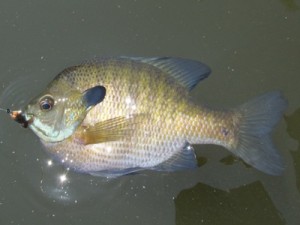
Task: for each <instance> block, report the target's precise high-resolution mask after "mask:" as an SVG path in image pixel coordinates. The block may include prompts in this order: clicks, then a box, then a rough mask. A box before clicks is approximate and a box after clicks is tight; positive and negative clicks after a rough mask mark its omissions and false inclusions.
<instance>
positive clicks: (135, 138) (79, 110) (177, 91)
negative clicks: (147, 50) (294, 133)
mask: <svg viewBox="0 0 300 225" xmlns="http://www.w3.org/2000/svg"><path fill="white" fill-rule="evenodd" d="M209 73H210V69H209V68H208V67H207V66H206V65H204V64H202V63H200V62H197V61H193V60H187V59H180V58H168V57H162V58H141V57H131V58H130V57H119V58H103V59H100V60H96V61H91V62H87V63H84V64H81V65H78V66H73V67H70V68H67V69H65V70H64V71H62V72H61V73H60V74H58V75H57V77H56V78H55V79H54V80H53V82H52V83H50V84H49V86H48V87H47V88H46V90H45V91H44V92H43V93H41V94H40V95H39V96H37V97H36V98H35V99H33V100H32V101H31V102H30V103H29V105H28V106H27V107H26V108H25V111H24V112H22V115H21V119H20V116H19V117H18V118H19V120H18V122H20V123H22V121H23V122H24V123H25V122H26V123H28V124H29V127H30V128H31V129H32V130H33V131H34V132H35V133H36V134H37V135H38V136H39V137H40V139H41V141H42V143H43V144H44V146H45V147H46V149H47V151H48V152H50V153H51V154H52V155H53V156H54V157H55V158H56V159H58V160H59V161H61V162H62V163H63V164H64V165H65V166H66V167H69V168H71V169H74V170H77V171H81V172H86V173H90V174H92V175H98V176H106V177H116V176H120V175H124V174H127V173H131V172H135V171H139V170H143V169H151V170H163V171H175V170H181V169H190V168H195V167H196V166H197V162H196V159H195V154H194V150H193V148H192V146H191V145H192V144H217V145H221V146H224V147H225V148H227V149H228V150H229V151H231V152H232V153H233V154H235V155H236V156H238V157H241V158H242V159H243V160H245V162H247V163H249V164H251V165H252V166H254V167H255V168H257V169H259V170H261V171H263V172H266V173H268V174H272V175H278V174H280V173H281V172H282V170H283V163H282V160H281V157H280V155H279V154H278V152H277V150H276V149H275V147H274V146H273V144H272V142H271V140H270V132H271V130H272V128H273V127H274V126H275V125H276V123H277V122H278V121H279V119H280V118H281V116H282V113H283V111H284V110H285V108H286V106H287V103H286V101H285V99H284V98H283V97H282V95H281V93H279V92H271V93H267V94H265V95H262V96H260V97H257V98H255V99H253V100H251V101H249V102H248V103H245V104H243V105H241V106H238V107H236V108H234V109H229V110H212V109H209V108H206V107H203V106H199V105H195V104H194V103H193V102H192V101H191V99H190V97H189V92H190V90H191V89H192V88H193V87H194V86H195V85H196V84H197V83H198V82H199V81H201V80H203V79H204V78H206V77H207V76H208V75H209ZM48 99H53V101H54V102H55V104H54V105H53V106H52V108H51V110H49V111H43V110H42V109H41V103H43V102H46V103H47V100H48ZM50 102H51V101H50ZM46 108H48V105H47V107H46ZM14 115H15V117H17V116H16V115H18V114H17V113H15V114H14ZM22 118H23V119H22ZM262 120H264V121H265V122H263V123H261V122H262Z"/></svg>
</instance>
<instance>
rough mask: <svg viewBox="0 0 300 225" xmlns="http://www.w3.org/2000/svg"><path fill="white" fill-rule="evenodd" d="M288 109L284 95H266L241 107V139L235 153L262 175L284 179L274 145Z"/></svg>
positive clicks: (233, 150)
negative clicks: (273, 136)
mask: <svg viewBox="0 0 300 225" xmlns="http://www.w3.org/2000/svg"><path fill="white" fill-rule="evenodd" d="M286 108H287V101H286V100H285V99H284V98H283V96H282V94H281V93H280V92H270V93H266V94H264V95H262V96H259V97H257V98H255V99H253V100H250V101H249V102H247V103H245V104H243V105H241V106H239V107H238V108H237V109H236V110H237V111H238V112H239V113H240V114H241V115H242V119H241V122H240V129H239V137H238V138H239V139H238V144H237V146H236V147H235V148H234V149H231V151H232V152H233V153H234V154H236V155H237V156H239V157H241V158H242V159H243V160H244V161H245V162H246V163H248V164H250V165H251V166H253V167H255V168H256V169H258V170H260V171H262V172H265V173H267V174H270V175H280V174H281V173H282V172H283V170H284V165H283V161H282V158H281V156H280V155H279V154H278V152H277V150H276V148H275V147H274V145H273V143H272V140H271V131H272V129H273V127H274V126H275V125H276V124H277V123H278V121H279V120H280V118H281V117H282V114H283V112H284V111H285V109H286Z"/></svg>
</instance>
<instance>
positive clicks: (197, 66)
mask: <svg viewBox="0 0 300 225" xmlns="http://www.w3.org/2000/svg"><path fill="white" fill-rule="evenodd" d="M121 58H128V59H131V60H134V61H138V62H142V63H147V64H149V65H152V66H155V67H156V68H158V69H160V70H162V71H164V72H166V73H168V74H169V75H170V76H172V77H173V78H175V79H176V80H177V81H178V82H179V83H180V84H181V85H183V86H184V87H186V88H187V89H188V90H189V91H191V90H192V89H193V88H194V87H195V86H196V85H197V84H198V83H199V82H200V81H201V80H203V79H205V78H207V77H208V76H209V74H210V73H211V70H210V68H209V67H208V66H207V65H205V64H204V63H201V62H199V61H196V60H190V59H183V58H176V57H153V58H144V57H125V56H124V57H121Z"/></svg>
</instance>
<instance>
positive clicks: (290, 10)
mask: <svg viewBox="0 0 300 225" xmlns="http://www.w3.org/2000/svg"><path fill="white" fill-rule="evenodd" d="M0 5H1V7H0V27H1V29H0V34H1V35H0V40H1V51H0V71H1V75H0V77H1V80H0V82H1V86H0V88H1V90H0V92H4V91H5V90H6V89H7V87H9V86H10V85H11V84H12V83H14V82H15V81H16V80H20V79H21V77H23V78H24V77H25V79H23V81H22V82H19V83H20V84H21V85H19V86H18V89H17V90H15V91H14V92H12V93H10V94H9V96H6V98H3V96H2V97H1V98H0V99H1V102H0V104H1V105H2V106H3V107H19V106H20V105H22V104H24V103H25V102H26V101H27V100H28V99H29V98H30V97H31V96H34V95H35V94H37V93H38V92H39V91H40V90H43V88H44V87H45V85H47V83H48V82H49V81H50V80H51V79H52V78H53V77H54V76H55V75H56V74H57V73H58V72H59V71H61V70H62V69H64V68H65V67H67V66H70V65H74V64H76V63H79V62H82V61H83V60H85V59H89V58H92V57H94V56H103V55H105V56H111V55H131V56H181V57H186V58H192V59H197V60H201V61H203V62H205V63H207V64H208V65H209V66H210V67H211V68H212V71H213V73H212V74H211V76H210V77H209V78H208V79H206V80H205V81H203V82H201V84H199V85H198V86H197V87H196V88H195V89H194V90H193V92H192V98H193V100H194V101H195V102H196V103H203V104H207V105H212V106H216V107H233V106H236V105H238V104H241V103H243V102H245V101H247V100H248V99H250V98H252V97H253V96H255V95H258V94H262V93H264V92H267V91H270V90H281V91H282V92H283V93H284V95H285V96H286V98H287V99H288V101H289V109H288V111H287V112H286V115H285V117H284V119H283V120H282V121H281V122H280V124H279V125H278V126H277V127H276V130H275V132H274V142H275V144H276V145H277V146H278V148H279V149H280V152H281V154H282V156H283V158H284V160H285V163H286V170H285V172H284V174H283V176H281V177H272V176H268V175H265V174H262V173H260V172H258V171H256V170H255V169H252V168H250V167H249V166H247V165H245V164H244V163H243V162H242V161H240V160H238V159H236V158H234V157H232V156H231V155H230V154H229V152H228V151H226V150H225V149H223V148H221V147H217V146H212V145H202V146H196V147H195V149H196V150H197V156H198V164H199V168H198V169H197V170H194V171H184V172H178V173H171V174H168V173H155V172H145V173H144V174H142V175H132V176H125V177H121V178H118V179H115V180H110V181H108V180H106V179H103V178H97V177H92V176H89V175H84V174H78V173H74V172H71V171H66V170H65V169H64V168H63V167H61V166H60V165H58V164H57V163H56V162H55V161H53V165H49V164H48V163H49V160H51V159H50V158H49V156H48V155H47V154H46V153H45V152H44V151H43V149H42V147H41V145H40V143H39V141H38V138H37V137H36V136H35V135H34V134H33V133H32V132H30V131H29V130H26V129H22V128H20V127H19V125H18V124H16V123H13V122H12V121H10V120H9V119H8V117H7V116H6V115H5V114H4V113H3V114H2V116H1V117H0V168H1V170H0V180H1V182H0V224H1V225H2V224H31V225H39V224H43V225H47V224H51V225H53V224H58V225H67V224H72V225H79V224H90V225H94V224H97V225H102V224H107V225H111V224H122V225H126V224H130V225H134V224H144V225H146V224H149V225H150V224H151V225H152V224H162V225H174V224H177V225H183V224H184V225H190V224H191V225H195V224H206V225H210V224H213V225H216V224H223V225H227V224H228V225H233V224H255V225H259V224H264V225H265V224H288V225H294V224H295V225H297V224H299V221H300V214H299V211H300V194H299V192H300V147H299V146H300V144H299V142H300V113H299V107H300V101H299V96H300V95H299V83H300V63H299V59H300V29H299V22H300V1H296V0H295V1H292V0H275V1H270V0H268V1H259V0H253V1H238V0H229V1H221V0H219V1H208V0H199V1H196V0H190V1H179V0H174V1H166V0H165V1H163V0H156V1H150V0H149V1H146V0H144V1H142V0H140V1H139V0H135V1H134V0H132V1H131V0H130V1H127V0H118V1H117V0H115V1H114V0H111V1H109V0H105V1H104V0H103V1H75V0H74V1H5V2H1V3H0ZM21 80H22V79H21ZM13 99H17V100H14V101H15V102H14V105H13V106H11V104H12V101H13ZM63 174H65V175H66V178H67V181H66V182H64V183H61V182H60V180H59V178H60V176H61V175H63Z"/></svg>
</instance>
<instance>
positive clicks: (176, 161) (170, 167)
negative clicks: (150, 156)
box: [150, 142, 197, 172]
mask: <svg viewBox="0 0 300 225" xmlns="http://www.w3.org/2000/svg"><path fill="white" fill-rule="evenodd" d="M196 167H197V160H196V155H195V151H194V148H193V147H192V146H191V145H190V144H189V143H188V142H186V144H185V146H184V147H183V149H180V150H179V151H178V152H177V153H176V154H175V155H173V156H172V157H171V158H169V159H167V160H166V161H164V162H162V163H161V164H159V165H157V166H155V167H153V168H150V169H152V170H157V171H170V172H171V171H179V170H186V169H194V168H196Z"/></svg>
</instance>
